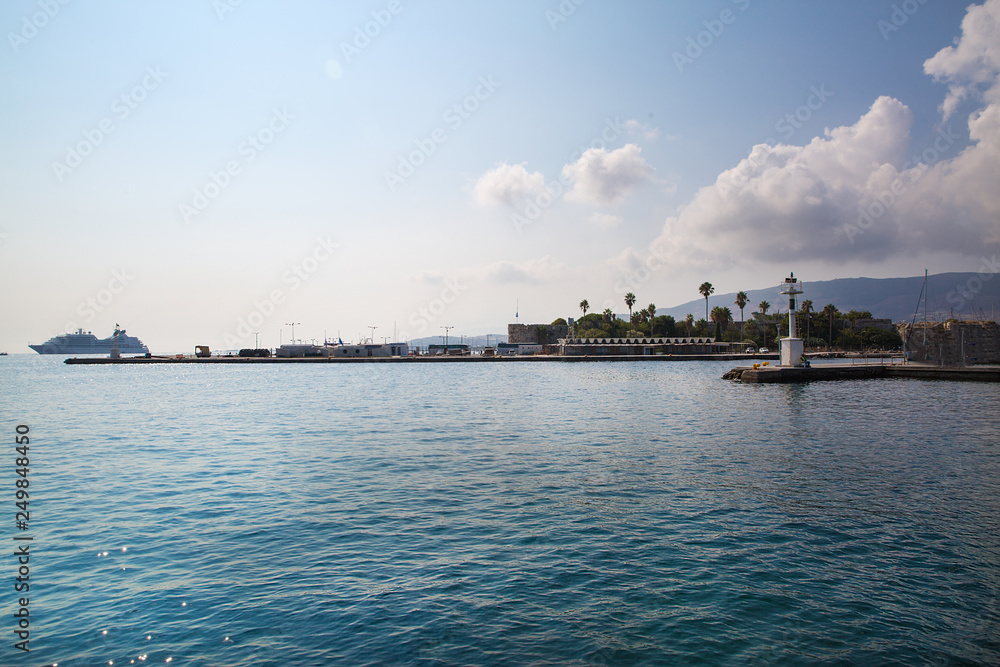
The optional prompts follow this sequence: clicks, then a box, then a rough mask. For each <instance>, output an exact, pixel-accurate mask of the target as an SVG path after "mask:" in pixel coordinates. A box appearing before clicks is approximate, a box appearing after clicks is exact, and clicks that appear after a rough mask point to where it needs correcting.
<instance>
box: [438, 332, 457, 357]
mask: <svg viewBox="0 0 1000 667" xmlns="http://www.w3.org/2000/svg"><path fill="white" fill-rule="evenodd" d="M441 328H442V329H444V353H445V354H448V332H449V331H451V330H452V329H454V328H455V327H446V326H442V327H441Z"/></svg>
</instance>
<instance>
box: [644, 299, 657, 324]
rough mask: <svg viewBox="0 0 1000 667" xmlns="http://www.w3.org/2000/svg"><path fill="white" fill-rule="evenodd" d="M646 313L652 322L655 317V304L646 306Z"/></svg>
mask: <svg viewBox="0 0 1000 667" xmlns="http://www.w3.org/2000/svg"><path fill="white" fill-rule="evenodd" d="M646 312H647V313H649V319H651V320H652V319H653V318H654V317H656V304H655V303H651V304H649V305H648V306H646Z"/></svg>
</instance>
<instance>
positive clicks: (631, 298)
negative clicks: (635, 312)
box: [625, 292, 635, 322]
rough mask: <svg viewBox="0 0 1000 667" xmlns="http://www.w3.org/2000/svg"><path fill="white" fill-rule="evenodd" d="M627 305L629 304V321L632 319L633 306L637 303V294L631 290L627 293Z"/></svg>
mask: <svg viewBox="0 0 1000 667" xmlns="http://www.w3.org/2000/svg"><path fill="white" fill-rule="evenodd" d="M625 305H626V306H628V321H629V322H631V321H632V306H634V305H635V294H632V292H629V293H628V294H626V295H625Z"/></svg>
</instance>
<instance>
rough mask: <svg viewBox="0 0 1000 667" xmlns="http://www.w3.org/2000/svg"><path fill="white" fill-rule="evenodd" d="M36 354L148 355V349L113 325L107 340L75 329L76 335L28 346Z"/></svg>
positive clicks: (66, 335) (59, 337) (69, 334)
mask: <svg viewBox="0 0 1000 667" xmlns="http://www.w3.org/2000/svg"><path fill="white" fill-rule="evenodd" d="M28 347H30V348H31V349H32V350H34V351H35V352H37V353H38V354H110V353H111V351H112V350H114V349H117V350H118V352H119V353H121V354H148V353H149V348H148V347H146V344H145V343H143V342H142V341H141V340H139V339H138V338H136V337H135V336H129V335H127V334H126V333H125V330H124V329H119V328H118V325H117V324H116V325H115V332H114V333H113V334H111V335H110V336H108V337H107V338H98V337H97V336H95V335H94V334H92V333H91V332H89V331H84V330H83V329H77V330H76V333H68V334H60V335H58V336H55V337H54V338H50V339H49V340H47V341H46V342H44V343H41V344H40V345H28Z"/></svg>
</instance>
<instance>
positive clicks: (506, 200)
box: [474, 162, 545, 206]
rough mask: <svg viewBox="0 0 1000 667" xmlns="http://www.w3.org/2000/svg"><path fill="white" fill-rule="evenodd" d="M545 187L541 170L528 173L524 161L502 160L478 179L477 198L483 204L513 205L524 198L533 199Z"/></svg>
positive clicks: (475, 189)
mask: <svg viewBox="0 0 1000 667" xmlns="http://www.w3.org/2000/svg"><path fill="white" fill-rule="evenodd" d="M544 189H545V177H544V176H543V175H542V174H541V172H538V171H536V172H534V173H528V170H527V169H526V168H525V166H524V163H521V164H507V163H506V162H501V163H500V164H498V165H497V166H496V167H495V168H493V169H491V170H490V171H488V172H486V173H485V174H483V175H482V176H480V177H479V180H478V181H476V185H475V188H474V191H475V194H476V199H477V200H478V201H479V202H480V203H482V204H494V205H496V204H499V205H505V206H512V205H514V204H516V203H519V202H521V201H523V200H524V199H526V198H527V199H531V198H534V197H535V196H537V195H538V194H540V193H541V192H542V191H543V190H544Z"/></svg>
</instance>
